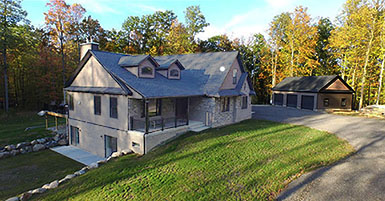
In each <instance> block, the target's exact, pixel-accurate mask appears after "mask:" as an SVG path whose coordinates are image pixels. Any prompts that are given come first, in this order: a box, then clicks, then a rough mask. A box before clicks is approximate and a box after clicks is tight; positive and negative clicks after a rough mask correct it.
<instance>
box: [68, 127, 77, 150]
mask: <svg viewBox="0 0 385 201" xmlns="http://www.w3.org/2000/svg"><path fill="white" fill-rule="evenodd" d="M70 129H71V144H72V145H77V144H79V128H77V127H75V126H71V128H70Z"/></svg>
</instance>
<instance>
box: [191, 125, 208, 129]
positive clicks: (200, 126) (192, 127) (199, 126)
mask: <svg viewBox="0 0 385 201" xmlns="http://www.w3.org/2000/svg"><path fill="white" fill-rule="evenodd" d="M202 127H205V125H204V124H202V125H194V126H190V127H189V128H190V130H192V129H198V128H202Z"/></svg>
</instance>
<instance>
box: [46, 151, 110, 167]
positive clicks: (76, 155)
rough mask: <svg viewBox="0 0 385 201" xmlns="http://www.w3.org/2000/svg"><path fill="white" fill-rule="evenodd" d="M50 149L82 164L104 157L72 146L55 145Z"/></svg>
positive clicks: (88, 163)
mask: <svg viewBox="0 0 385 201" xmlns="http://www.w3.org/2000/svg"><path fill="white" fill-rule="evenodd" d="M51 150H52V151H55V152H57V153H59V154H61V155H64V156H66V157H68V158H71V159H73V160H75V161H77V162H80V163H83V164H84V165H90V164H91V163H95V162H97V161H99V160H103V159H104V158H102V157H99V156H96V155H94V154H91V153H89V152H87V151H84V150H83V149H79V148H77V147H74V146H57V147H54V148H51Z"/></svg>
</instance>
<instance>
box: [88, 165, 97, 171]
mask: <svg viewBox="0 0 385 201" xmlns="http://www.w3.org/2000/svg"><path fill="white" fill-rule="evenodd" d="M98 167H99V165H98V163H91V164H90V165H89V166H88V169H90V170H91V169H95V168H98Z"/></svg>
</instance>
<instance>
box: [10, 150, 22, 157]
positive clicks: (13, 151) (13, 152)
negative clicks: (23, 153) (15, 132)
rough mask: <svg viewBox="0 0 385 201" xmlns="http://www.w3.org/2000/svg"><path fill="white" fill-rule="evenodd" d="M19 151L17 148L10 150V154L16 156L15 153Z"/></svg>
mask: <svg viewBox="0 0 385 201" xmlns="http://www.w3.org/2000/svg"><path fill="white" fill-rule="evenodd" d="M19 153H20V151H19V150H12V151H11V152H10V154H11V155H12V156H16V155H17V154H19Z"/></svg>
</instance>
